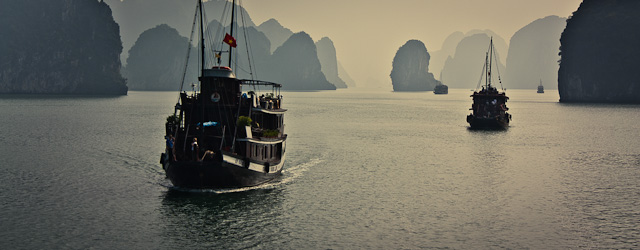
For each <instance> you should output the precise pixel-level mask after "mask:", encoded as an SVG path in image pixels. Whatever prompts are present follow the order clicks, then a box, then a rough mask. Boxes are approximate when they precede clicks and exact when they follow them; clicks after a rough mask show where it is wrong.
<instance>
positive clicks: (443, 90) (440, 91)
mask: <svg viewBox="0 0 640 250" xmlns="http://www.w3.org/2000/svg"><path fill="white" fill-rule="evenodd" d="M433 93H434V94H436V95H446V94H449V86H447V85H444V84H443V83H442V71H440V82H438V83H437V84H436V87H435V88H433Z"/></svg>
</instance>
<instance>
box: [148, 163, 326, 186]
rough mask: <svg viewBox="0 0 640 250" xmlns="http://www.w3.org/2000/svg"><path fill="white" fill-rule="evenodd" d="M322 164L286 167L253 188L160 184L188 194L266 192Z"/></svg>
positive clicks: (302, 164)
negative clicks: (191, 187) (194, 187)
mask: <svg viewBox="0 0 640 250" xmlns="http://www.w3.org/2000/svg"><path fill="white" fill-rule="evenodd" d="M320 163H322V160H321V159H311V160H310V161H308V162H305V163H301V164H298V165H295V166H291V167H287V168H285V169H284V170H282V176H280V177H279V178H276V179H275V180H273V181H270V182H267V183H264V184H261V185H258V186H253V187H243V188H225V189H190V188H181V187H176V186H173V185H172V184H171V183H170V182H167V183H160V185H161V186H164V187H166V188H168V189H170V190H175V191H180V192H189V193H214V194H227V193H240V192H246V191H251V190H266V189H274V188H276V187H279V186H282V185H286V184H288V183H291V182H293V181H294V180H296V179H298V178H300V177H301V176H303V175H304V172H306V171H307V169H309V168H311V167H313V166H316V165H318V164H320Z"/></svg>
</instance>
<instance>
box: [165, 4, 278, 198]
mask: <svg viewBox="0 0 640 250" xmlns="http://www.w3.org/2000/svg"><path fill="white" fill-rule="evenodd" d="M197 10H198V11H199V16H200V22H199V23H200V24H199V25H200V39H201V41H200V46H201V47H200V58H201V62H200V67H201V68H200V74H199V78H198V79H199V81H200V88H199V89H198V90H194V93H193V94H192V95H189V94H187V93H186V92H183V91H181V92H180V97H179V99H178V100H179V101H178V103H177V104H176V105H175V110H174V112H173V114H172V115H170V116H169V117H168V118H167V122H166V124H165V128H166V129H165V130H166V135H165V138H166V139H167V143H166V144H167V148H166V151H165V153H163V154H162V155H161V159H160V162H161V163H162V166H163V169H164V170H165V172H166V175H167V177H168V178H169V180H170V181H171V182H172V183H173V185H174V186H176V187H180V188H188V189H220V188H237V187H248V186H256V185H260V184H262V183H266V182H269V181H272V180H274V179H275V178H276V177H278V176H280V173H281V171H282V168H283V167H284V162H285V151H286V148H285V147H286V143H285V141H286V139H287V135H286V134H285V133H284V122H283V121H284V119H283V116H284V113H285V111H286V109H283V108H282V96H281V95H280V88H281V87H282V85H280V84H277V83H271V82H265V81H258V80H241V79H237V78H236V76H235V74H234V72H233V70H232V69H231V68H230V67H227V66H221V65H220V60H217V64H216V63H214V62H215V61H216V60H215V59H219V58H220V55H219V54H217V55H216V56H215V59H214V58H212V59H214V60H211V61H209V65H211V64H215V65H214V66H205V65H207V62H206V61H205V51H213V50H211V49H205V44H211V43H205V41H204V37H205V36H204V30H206V28H205V27H204V21H203V8H202V0H199V1H198V9H197ZM234 10H235V1H233V3H232V5H231V19H232V21H231V26H230V27H231V29H230V31H229V33H230V34H229V33H227V34H226V36H225V38H224V43H226V44H228V50H227V51H224V52H229V66H230V65H233V64H232V62H231V60H232V58H233V56H231V55H232V52H233V48H234V47H235V45H236V40H235V38H234V37H233V27H234V24H233V17H234ZM195 25H196V22H195V21H194V28H195ZM222 33H225V32H222ZM222 42H223V39H222V38H220V40H219V43H218V45H220V46H222ZM224 46H227V45H224ZM216 52H219V53H222V52H223V51H216ZM209 56H210V57H213V55H209ZM243 87H252V88H253V89H254V90H256V87H264V88H267V89H270V91H269V92H268V93H265V94H263V95H260V96H258V94H256V93H255V92H254V91H249V92H246V93H243V90H242V88H243Z"/></svg>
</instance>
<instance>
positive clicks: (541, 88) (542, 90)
mask: <svg viewBox="0 0 640 250" xmlns="http://www.w3.org/2000/svg"><path fill="white" fill-rule="evenodd" d="M538 93H540V94H542V93H544V86H542V80H540V85H538Z"/></svg>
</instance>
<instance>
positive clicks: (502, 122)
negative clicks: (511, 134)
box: [467, 115, 509, 129]
mask: <svg viewBox="0 0 640 250" xmlns="http://www.w3.org/2000/svg"><path fill="white" fill-rule="evenodd" d="M467 122H468V123H469V128H471V129H507V128H509V120H508V119H505V118H498V117H494V118H483V117H474V116H473V115H468V116H467Z"/></svg>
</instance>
